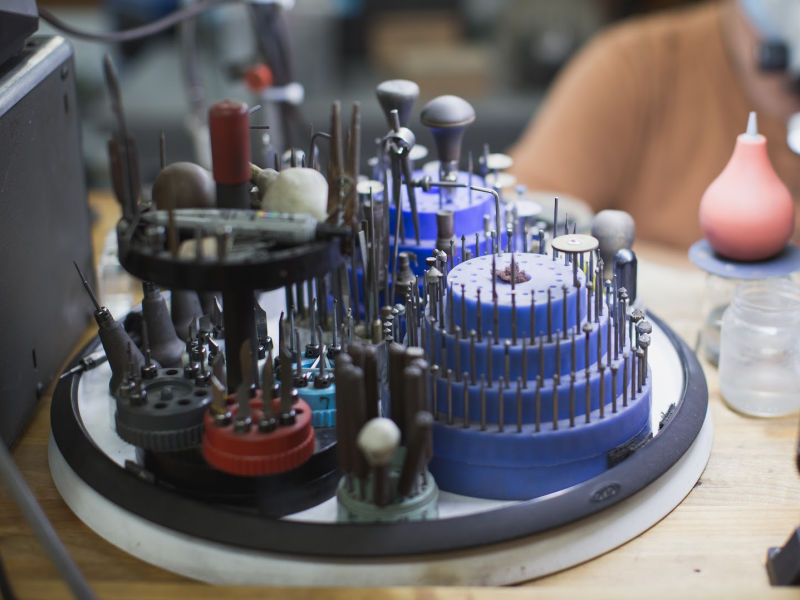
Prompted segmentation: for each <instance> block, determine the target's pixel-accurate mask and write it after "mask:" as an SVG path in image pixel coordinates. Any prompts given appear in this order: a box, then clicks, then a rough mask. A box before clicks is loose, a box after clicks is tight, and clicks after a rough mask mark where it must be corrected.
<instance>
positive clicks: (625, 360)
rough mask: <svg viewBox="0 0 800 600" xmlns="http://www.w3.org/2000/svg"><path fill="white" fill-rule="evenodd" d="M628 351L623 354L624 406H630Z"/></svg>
mask: <svg viewBox="0 0 800 600" xmlns="http://www.w3.org/2000/svg"><path fill="white" fill-rule="evenodd" d="M629 356H630V355H629V354H628V352H627V351H626V352H624V353H623V354H622V406H623V407H624V406H628V358H629Z"/></svg>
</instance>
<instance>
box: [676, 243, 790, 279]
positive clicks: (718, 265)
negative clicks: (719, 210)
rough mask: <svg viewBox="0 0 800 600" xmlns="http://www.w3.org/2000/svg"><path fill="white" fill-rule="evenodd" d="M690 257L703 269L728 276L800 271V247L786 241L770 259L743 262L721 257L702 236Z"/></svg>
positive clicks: (759, 276)
mask: <svg viewBox="0 0 800 600" xmlns="http://www.w3.org/2000/svg"><path fill="white" fill-rule="evenodd" d="M689 260H690V261H692V264H694V265H695V266H696V267H698V268H700V269H702V270H703V271H705V272H707V273H711V274H712V275H717V276H718V277H723V278H725V279H750V280H753V279H768V278H770V277H784V276H786V275H790V274H791V273H794V272H795V271H800V248H798V247H797V246H796V245H795V244H786V247H785V248H784V249H783V250H781V251H780V252H779V253H778V254H776V255H775V256H773V257H771V258H768V259H766V260H759V261H754V262H742V261H738V260H731V259H729V258H725V257H723V256H720V255H719V254H717V253H716V252H715V251H714V249H713V248H712V247H711V244H709V243H708V240H705V239H702V240H700V241H698V242H695V243H694V244H692V246H691V247H690V248H689Z"/></svg>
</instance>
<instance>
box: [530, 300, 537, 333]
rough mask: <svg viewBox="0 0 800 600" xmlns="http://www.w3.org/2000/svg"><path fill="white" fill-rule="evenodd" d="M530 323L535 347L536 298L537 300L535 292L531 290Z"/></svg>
mask: <svg viewBox="0 0 800 600" xmlns="http://www.w3.org/2000/svg"><path fill="white" fill-rule="evenodd" d="M530 323H531V345H533V343H534V339H535V338H536V298H535V290H531V314H530Z"/></svg>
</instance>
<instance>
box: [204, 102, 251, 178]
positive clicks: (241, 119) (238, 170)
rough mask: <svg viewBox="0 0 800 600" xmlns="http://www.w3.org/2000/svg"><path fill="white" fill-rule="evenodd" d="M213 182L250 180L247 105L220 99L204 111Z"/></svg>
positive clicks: (248, 114)
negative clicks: (208, 136) (209, 143)
mask: <svg viewBox="0 0 800 600" xmlns="http://www.w3.org/2000/svg"><path fill="white" fill-rule="evenodd" d="M208 126H209V132H210V134H211V162H212V170H213V173H214V181H216V182H217V183H219V184H223V185H238V184H241V183H244V182H246V181H248V180H249V179H250V113H249V109H248V107H247V104H245V103H244V102H239V101H237V100H222V101H221V102H217V103H216V104H214V105H213V106H212V107H211V108H210V109H209V111H208Z"/></svg>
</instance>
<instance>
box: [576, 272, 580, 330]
mask: <svg viewBox="0 0 800 600" xmlns="http://www.w3.org/2000/svg"><path fill="white" fill-rule="evenodd" d="M580 326H581V282H580V281H577V282H576V283H575V329H578V328H579V327H580Z"/></svg>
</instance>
